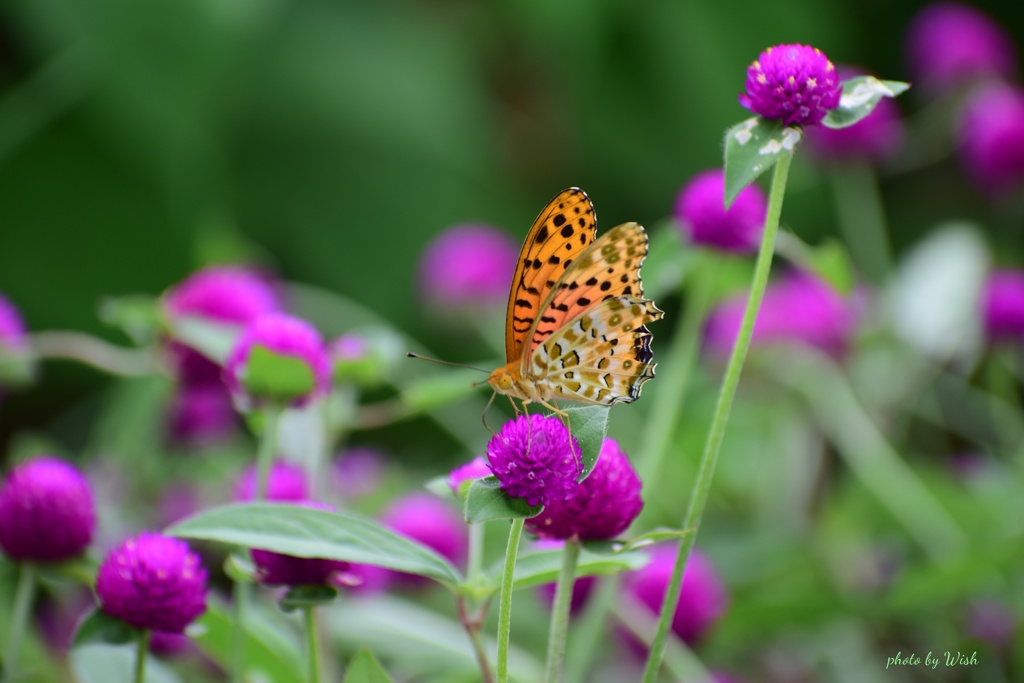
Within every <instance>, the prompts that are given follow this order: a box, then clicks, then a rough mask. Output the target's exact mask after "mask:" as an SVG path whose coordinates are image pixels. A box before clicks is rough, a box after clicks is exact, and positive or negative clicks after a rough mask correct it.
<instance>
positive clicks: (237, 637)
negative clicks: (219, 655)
mask: <svg viewBox="0 0 1024 683" xmlns="http://www.w3.org/2000/svg"><path fill="white" fill-rule="evenodd" d="M232 593H233V594H234V595H233V597H234V603H235V604H234V623H233V624H232V626H231V681H232V683H243V681H244V680H245V675H244V674H245V606H246V603H248V602H249V584H248V583H246V582H244V581H236V582H235V585H234V587H233V589H232Z"/></svg>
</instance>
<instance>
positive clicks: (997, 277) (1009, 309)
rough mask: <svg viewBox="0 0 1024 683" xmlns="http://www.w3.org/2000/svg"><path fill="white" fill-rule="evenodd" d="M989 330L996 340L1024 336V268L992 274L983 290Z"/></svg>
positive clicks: (982, 300) (1015, 338) (984, 319)
mask: <svg viewBox="0 0 1024 683" xmlns="http://www.w3.org/2000/svg"><path fill="white" fill-rule="evenodd" d="M981 310H982V319H983V321H984V325H985V333H986V334H987V336H988V338H989V339H991V340H993V341H1003V340H1018V341H1022V340H1024V271H1022V270H1012V269H1004V270H997V271H995V272H993V273H992V274H991V275H989V277H988V280H987V281H986V282H985V286H984V287H983V288H982V294H981Z"/></svg>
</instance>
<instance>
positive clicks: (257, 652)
mask: <svg viewBox="0 0 1024 683" xmlns="http://www.w3.org/2000/svg"><path fill="white" fill-rule="evenodd" d="M258 609H259V607H258V605H252V604H250V605H249V606H248V608H247V609H246V617H245V661H246V668H247V669H248V670H249V671H250V672H255V671H259V672H260V674H261V675H262V676H263V677H264V679H265V680H266V681H267V682H268V683H293V682H294V681H297V680H299V676H300V673H299V672H301V671H302V670H303V668H304V667H303V659H302V650H301V646H300V644H299V643H298V642H297V641H295V640H293V639H291V638H290V631H289V630H288V629H280V630H275V628H274V627H273V623H274V616H280V617H281V620H282V621H283V620H284V616H283V615H280V613H279V612H277V613H272V612H268V613H266V614H259V613H258ZM188 630H189V634H190V635H191V636H192V640H193V641H194V642H195V643H196V645H198V646H199V648H200V649H201V650H202V651H203V652H204V653H205V654H206V655H207V656H208V657H210V658H211V659H213V661H215V662H217V664H218V665H220V666H221V667H223V668H225V669H226V668H227V667H228V666H229V664H230V661H231V648H232V641H233V639H234V621H233V619H232V612H231V608H230V607H229V606H227V605H224V604H223V603H221V602H220V601H218V600H215V599H210V600H208V601H207V605H206V612H205V613H204V614H203V616H201V617H200V618H199V620H198V621H197V622H196V623H194V624H193V625H192V626H190V627H189V629H188Z"/></svg>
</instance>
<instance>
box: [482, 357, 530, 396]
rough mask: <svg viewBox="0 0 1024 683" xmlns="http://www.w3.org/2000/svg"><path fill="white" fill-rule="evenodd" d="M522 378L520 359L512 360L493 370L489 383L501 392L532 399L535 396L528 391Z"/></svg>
mask: <svg viewBox="0 0 1024 683" xmlns="http://www.w3.org/2000/svg"><path fill="white" fill-rule="evenodd" d="M521 380H522V376H521V375H520V370H519V361H512V362H510V363H509V364H508V365H505V366H504V367H500V368H498V369H497V370H495V371H494V372H492V373H491V376H490V377H488V378H487V383H488V384H489V385H490V386H491V388H492V389H494V390H495V391H496V392H498V393H499V394H505V395H507V396H512V397H513V398H523V399H531V400H532V399H533V398H534V397H533V396H530V395H529V394H528V393H527V391H526V390H525V388H524V386H523V382H522V381H521Z"/></svg>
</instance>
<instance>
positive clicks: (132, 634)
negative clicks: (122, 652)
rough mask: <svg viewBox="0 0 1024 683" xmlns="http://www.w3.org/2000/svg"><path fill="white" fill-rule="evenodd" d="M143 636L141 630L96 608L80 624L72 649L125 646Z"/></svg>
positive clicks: (73, 639)
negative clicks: (99, 644)
mask: <svg viewBox="0 0 1024 683" xmlns="http://www.w3.org/2000/svg"><path fill="white" fill-rule="evenodd" d="M141 635H142V631H140V630H139V629H137V628H135V627H134V626H129V625H128V624H126V623H125V622H123V621H121V620H120V619H118V618H117V617H112V616H110V615H109V614H107V613H106V612H104V611H103V610H101V609H100V608H98V607H95V608H93V610H92V611H91V612H89V613H88V614H86V615H85V617H83V618H82V620H81V621H80V622H78V626H77V627H76V628H75V635H74V637H73V638H72V639H71V647H80V646H82V645H89V644H96V643H103V644H106V645H124V644H125V643H134V642H136V641H137V640H138V639H139V636H141Z"/></svg>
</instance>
